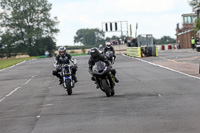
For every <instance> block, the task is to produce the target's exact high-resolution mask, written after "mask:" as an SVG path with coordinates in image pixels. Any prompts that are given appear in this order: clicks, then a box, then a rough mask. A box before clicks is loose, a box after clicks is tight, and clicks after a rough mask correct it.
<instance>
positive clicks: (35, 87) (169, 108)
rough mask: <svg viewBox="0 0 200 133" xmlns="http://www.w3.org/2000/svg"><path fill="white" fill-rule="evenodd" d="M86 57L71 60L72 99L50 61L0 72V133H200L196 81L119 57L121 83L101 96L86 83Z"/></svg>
mask: <svg viewBox="0 0 200 133" xmlns="http://www.w3.org/2000/svg"><path fill="white" fill-rule="evenodd" d="M88 58H89V57H88V56H79V57H76V59H77V60H78V71H77V77H78V81H79V82H78V83H77V84H76V86H75V88H73V94H72V95H71V96H68V95H67V93H66V91H65V90H64V89H63V87H62V86H60V85H58V79H57V78H55V77H54V76H52V74H51V73H52V70H53V65H52V64H53V59H52V58H48V59H37V60H32V61H27V62H25V63H22V64H20V65H17V66H15V67H13V68H10V69H6V70H3V71H0V133H199V132H200V82H199V81H200V79H198V78H194V77H190V76H188V75H184V74H181V73H178V72H176V71H172V70H169V69H166V68H162V67H160V66H157V65H153V64H151V63H149V62H147V58H145V60H146V62H144V61H143V60H138V59H134V58H128V57H125V56H122V55H118V56H117V60H116V62H115V64H114V68H116V70H117V77H118V78H119V80H120V83H118V84H117V85H116V87H115V90H116V95H115V96H114V97H106V95H105V94H104V93H103V92H101V91H100V90H99V89H96V88H95V85H94V82H92V81H91V80H90V75H89V73H88V64H87V62H88ZM156 58H157V59H159V60H160V58H159V57H155V58H152V59H149V60H148V61H152V60H154V61H155V60H156Z"/></svg>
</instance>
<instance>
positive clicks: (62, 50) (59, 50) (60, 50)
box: [58, 47, 66, 54]
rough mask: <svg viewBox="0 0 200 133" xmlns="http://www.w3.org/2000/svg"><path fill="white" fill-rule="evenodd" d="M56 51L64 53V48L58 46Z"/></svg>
mask: <svg viewBox="0 0 200 133" xmlns="http://www.w3.org/2000/svg"><path fill="white" fill-rule="evenodd" d="M58 52H59V54H60V53H61V52H64V54H65V53H66V48H65V47H59V48H58Z"/></svg>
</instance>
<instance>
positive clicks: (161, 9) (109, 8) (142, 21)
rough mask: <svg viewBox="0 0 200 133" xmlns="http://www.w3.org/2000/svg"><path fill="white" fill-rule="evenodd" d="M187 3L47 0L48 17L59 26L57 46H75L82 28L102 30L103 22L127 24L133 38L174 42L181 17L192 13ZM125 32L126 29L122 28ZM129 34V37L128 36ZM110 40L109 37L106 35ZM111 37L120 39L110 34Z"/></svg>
mask: <svg viewBox="0 0 200 133" xmlns="http://www.w3.org/2000/svg"><path fill="white" fill-rule="evenodd" d="M187 1H188V0H49V2H50V3H52V10H51V15H52V17H55V16H57V17H58V19H59V21H60V23H59V25H58V28H59V29H60V32H59V33H58V34H57V36H56V39H57V45H58V46H64V45H74V42H73V40H74V36H75V33H76V31H77V30H79V29H81V28H99V29H102V22H108V21H128V26H130V24H131V25H132V30H133V36H135V27H136V26H135V25H136V23H138V34H153V36H154V37H155V38H161V37H162V36H164V35H167V36H170V37H173V38H176V36H175V28H176V24H177V23H181V22H182V18H181V15H182V14H184V13H191V12H192V8H191V7H190V6H189V5H188V3H187ZM125 29H127V28H125ZM129 34H130V33H129ZM106 35H107V36H110V35H111V33H110V34H106ZM112 35H120V34H119V33H115V32H112Z"/></svg>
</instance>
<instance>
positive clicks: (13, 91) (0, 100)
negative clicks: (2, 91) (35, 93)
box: [0, 72, 40, 103]
mask: <svg viewBox="0 0 200 133" xmlns="http://www.w3.org/2000/svg"><path fill="white" fill-rule="evenodd" d="M39 73H40V72H38V73H37V74H39ZM37 74H36V75H33V76H32V77H31V78H30V79H28V80H27V81H26V82H25V83H23V84H22V85H20V86H19V87H17V88H15V89H14V90H12V91H11V92H10V93H8V94H7V95H5V96H4V97H3V98H2V99H0V103H1V102H3V101H4V100H5V99H6V98H7V97H9V96H11V95H12V94H13V93H15V92H16V91H17V90H19V89H20V88H22V87H21V86H23V85H26V84H28V83H29V82H30V81H31V80H32V79H33V78H35V77H36V76H37Z"/></svg>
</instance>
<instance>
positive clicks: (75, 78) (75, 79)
mask: <svg viewBox="0 0 200 133" xmlns="http://www.w3.org/2000/svg"><path fill="white" fill-rule="evenodd" d="M74 81H75V83H76V82H78V80H77V77H76V76H75V75H74Z"/></svg>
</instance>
